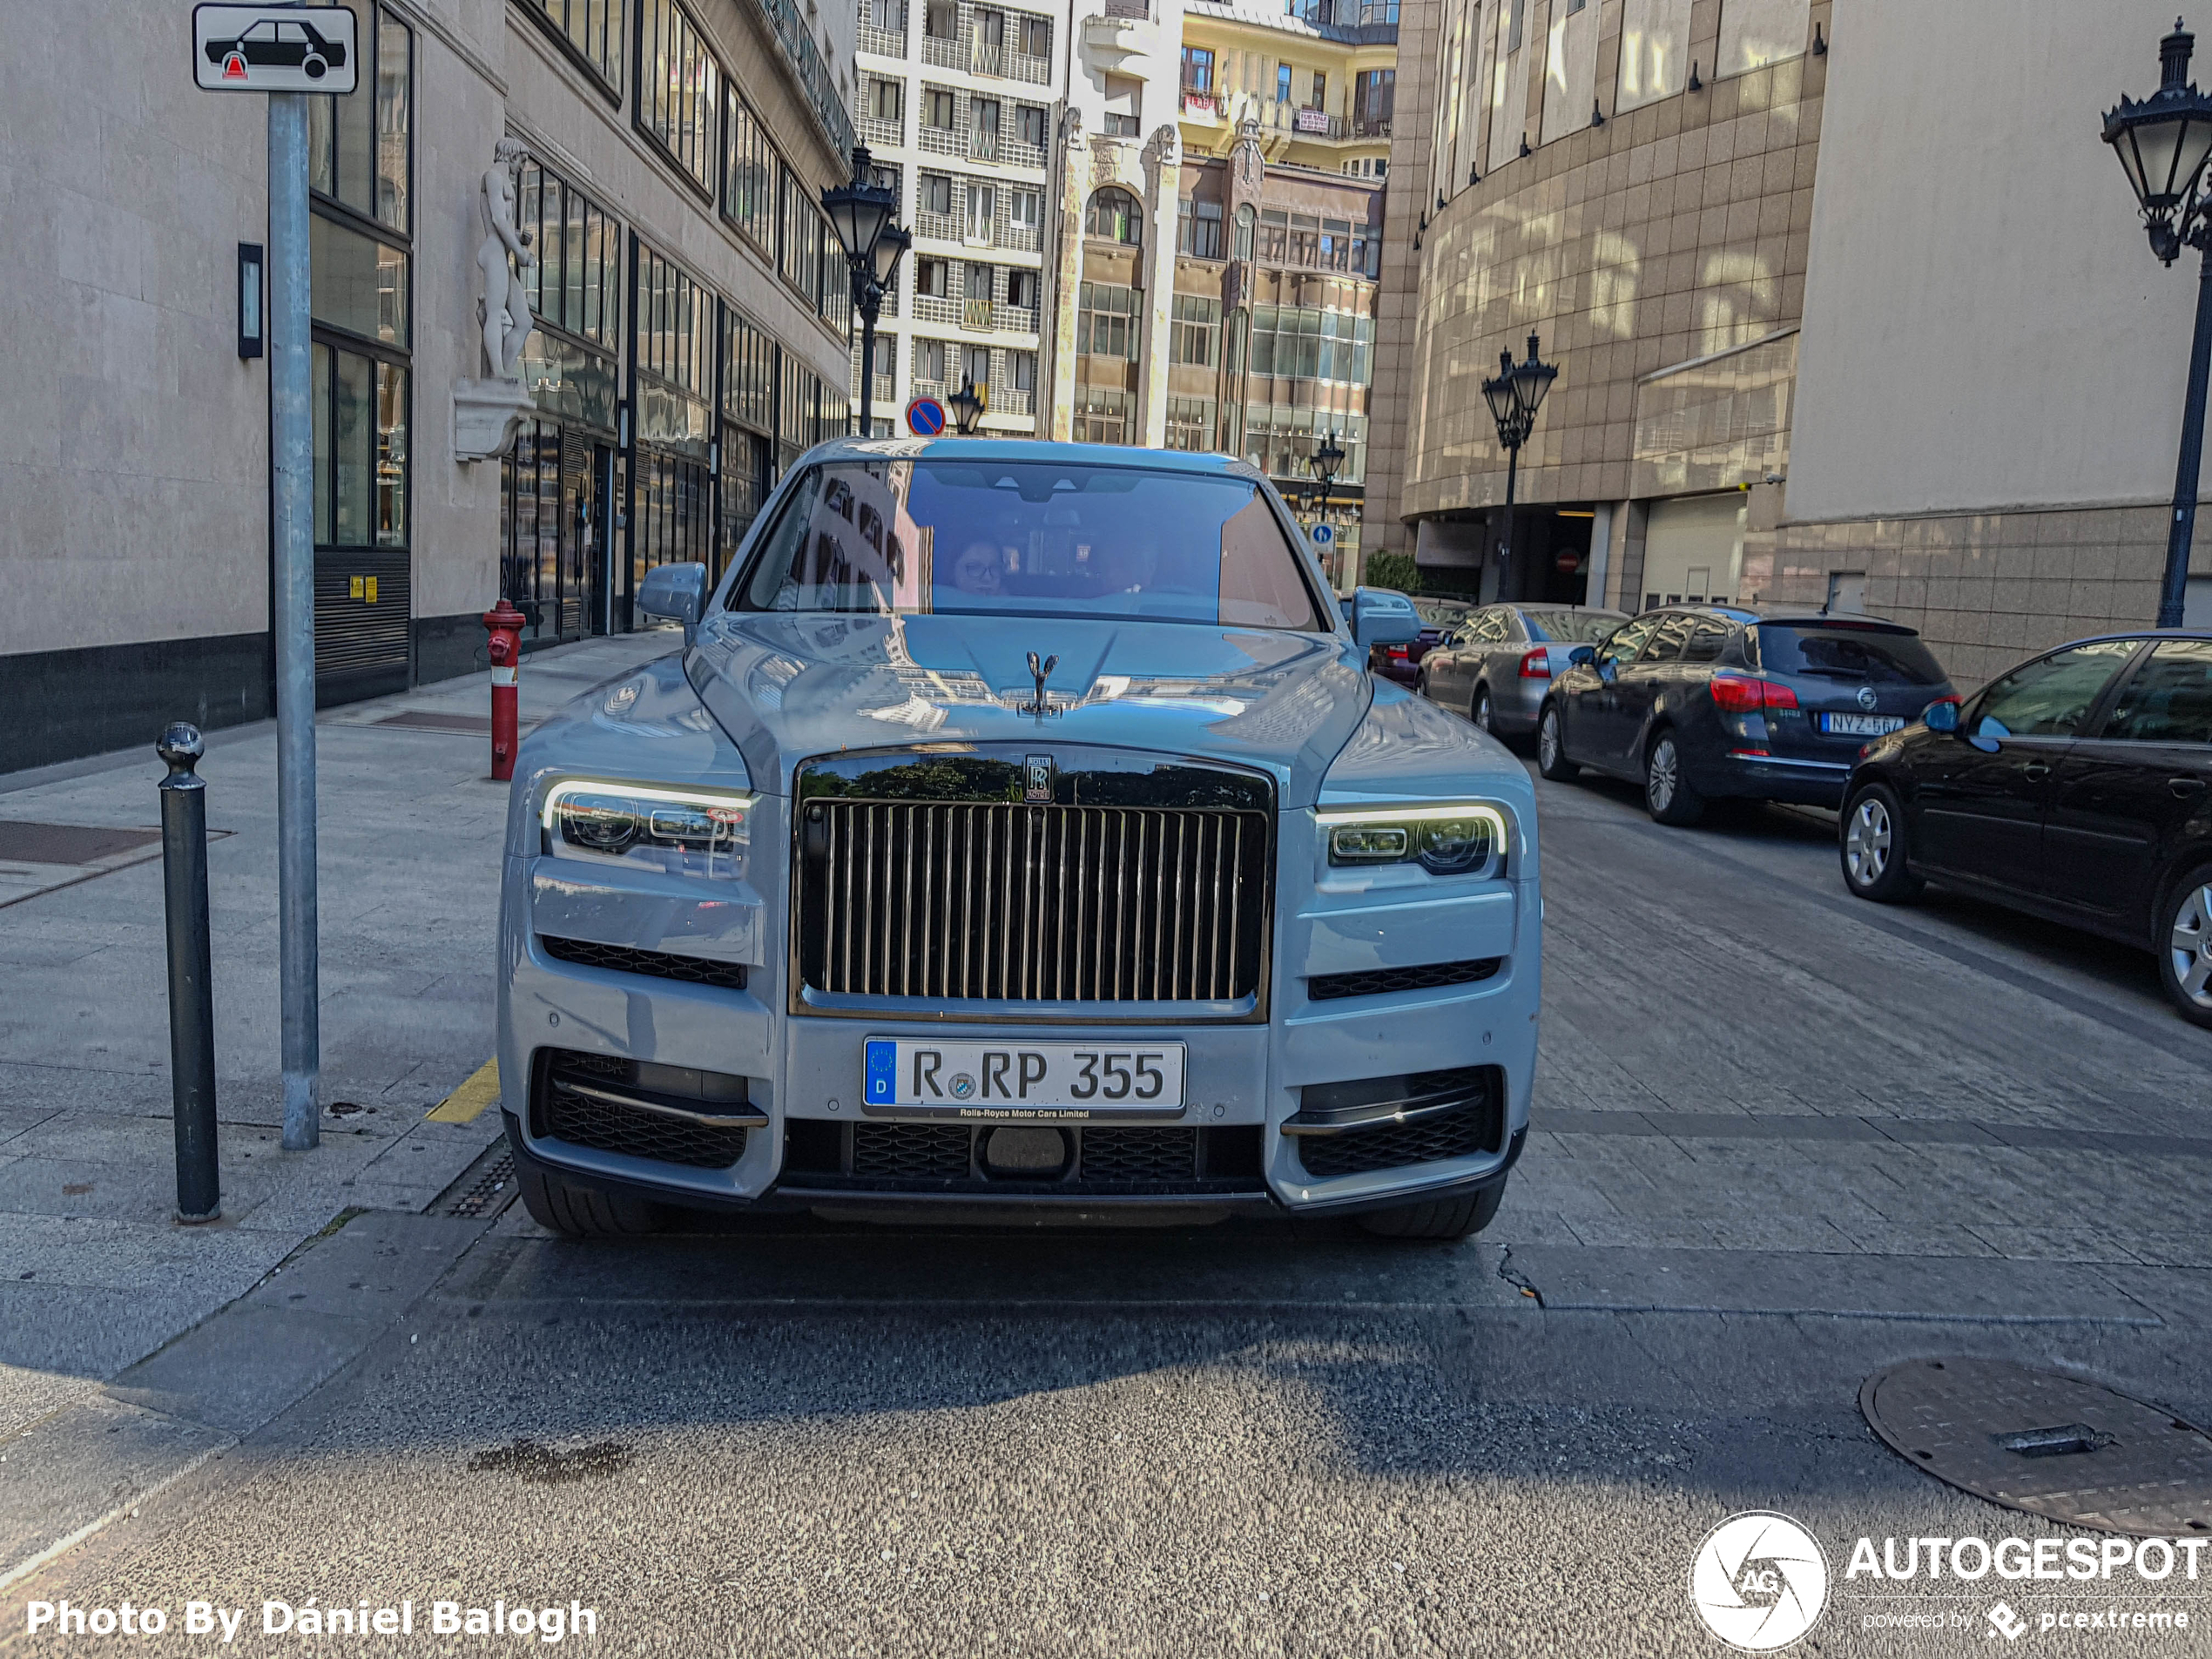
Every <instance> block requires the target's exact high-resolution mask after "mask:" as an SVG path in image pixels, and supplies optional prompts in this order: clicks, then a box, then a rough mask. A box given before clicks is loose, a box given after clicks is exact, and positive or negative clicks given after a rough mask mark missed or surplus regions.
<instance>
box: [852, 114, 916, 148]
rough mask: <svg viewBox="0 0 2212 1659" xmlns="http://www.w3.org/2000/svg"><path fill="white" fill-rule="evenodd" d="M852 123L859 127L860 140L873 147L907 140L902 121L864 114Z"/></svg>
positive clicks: (897, 143) (896, 143) (904, 124)
mask: <svg viewBox="0 0 2212 1659" xmlns="http://www.w3.org/2000/svg"><path fill="white" fill-rule="evenodd" d="M853 125H855V126H856V127H858V128H859V129H860V142H861V143H862V144H865V145H870V146H871V147H873V148H878V149H880V148H883V147H885V146H887V145H900V144H904V143H905V142H906V141H907V138H906V133H905V131H904V128H905V126H906V123H905V122H903V121H894V120H887V119H885V118H882V117H880V116H874V115H864V116H861V117H860V118H859V120H857V121H856V122H854V123H853Z"/></svg>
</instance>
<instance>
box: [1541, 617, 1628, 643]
mask: <svg viewBox="0 0 2212 1659" xmlns="http://www.w3.org/2000/svg"><path fill="white" fill-rule="evenodd" d="M1521 620H1522V621H1523V622H1525V623H1527V624H1528V637H1529V638H1531V639H1541V640H1548V641H1549V642H1550V643H1551V644H1555V645H1595V644H1597V642H1598V641H1599V640H1601V639H1602V638H1604V637H1606V635H1608V634H1609V633H1611V632H1612V631H1614V630H1615V628H1618V627H1619V626H1620V625H1621V624H1622V623H1624V622H1626V621H1627V620H1628V618H1627V617H1624V616H1622V614H1621V613H1620V612H1619V611H1617V610H1524V611H1522V612H1521Z"/></svg>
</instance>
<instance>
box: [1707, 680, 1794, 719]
mask: <svg viewBox="0 0 2212 1659" xmlns="http://www.w3.org/2000/svg"><path fill="white" fill-rule="evenodd" d="M1712 687H1713V705H1714V706H1715V707H1716V708H1718V709H1720V710H1721V711H1723V712H1724V713H1728V714H1757V712H1758V711H1760V710H1761V709H1794V708H1796V707H1797V693H1796V692H1795V691H1791V689H1790V688H1789V687H1788V686H1786V685H1776V684H1775V683H1774V682H1773V681H1772V680H1763V679H1757V678H1754V677H1752V676H1751V675H1749V674H1716V675H1714V676H1713V678H1712Z"/></svg>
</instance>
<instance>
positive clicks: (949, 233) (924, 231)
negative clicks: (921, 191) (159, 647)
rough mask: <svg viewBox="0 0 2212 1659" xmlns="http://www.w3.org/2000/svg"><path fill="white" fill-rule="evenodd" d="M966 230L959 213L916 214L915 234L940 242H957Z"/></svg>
mask: <svg viewBox="0 0 2212 1659" xmlns="http://www.w3.org/2000/svg"><path fill="white" fill-rule="evenodd" d="M964 228H965V221H963V220H962V219H961V216H960V215H959V214H958V213H933V212H927V211H917V212H915V214H914V234H915V235H916V236H927V237H929V238H931V239H934V240H936V241H940V242H957V241H959V240H961V232H962V230H963V229H964Z"/></svg>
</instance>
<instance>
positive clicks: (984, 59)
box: [853, 0, 1068, 436]
mask: <svg viewBox="0 0 2212 1659" xmlns="http://www.w3.org/2000/svg"><path fill="white" fill-rule="evenodd" d="M1067 31H1068V10H1067V7H1066V4H1065V3H1064V0H1062V3H1060V4H1058V5H1054V4H1050V3H1046V4H1040V5H1033V6H1027V7H1022V6H1008V5H980V4H976V3H974V0H861V9H860V21H859V36H858V43H857V44H858V47H859V87H858V95H857V101H856V109H857V111H858V113H857V126H858V130H859V132H860V139H861V142H862V143H864V144H866V145H867V146H868V148H869V151H870V152H871V156H872V158H873V165H874V168H875V174H876V179H877V182H878V183H880V184H884V185H889V186H890V187H891V188H892V189H894V191H896V192H897V193H898V199H899V209H898V222H899V223H900V224H902V225H905V226H907V227H908V228H909V229H910V230H911V231H912V232H913V233H914V246H913V247H912V249H911V250H910V251H909V252H908V253H907V258H906V260H905V263H904V264H903V265H902V266H901V267H900V271H899V273H898V277H897V280H896V284H895V287H894V290H893V292H892V293H888V294H887V295H886V296H885V299H884V303H883V312H882V317H881V320H880V322H879V324H878V327H877V335H876V350H875V361H874V386H873V423H874V427H875V430H876V431H877V432H878V433H881V434H890V433H894V432H903V431H905V429H906V427H905V423H904V422H903V421H901V420H900V410H902V409H903V408H905V406H906V405H907V401H909V400H910V399H913V398H914V397H918V396H929V397H934V398H937V399H938V400H940V401H942V400H943V399H945V398H946V397H948V396H949V395H952V394H953V393H954V392H956V391H958V390H959V389H960V388H961V386H962V385H963V384H967V383H972V384H973V385H974V388H975V389H976V392H977V394H978V395H981V397H982V398H983V399H984V400H985V402H986V404H987V411H986V413H985V415H983V420H982V427H983V430H985V431H986V432H995V433H1001V434H1004V435H1008V436H1026V435H1034V434H1035V433H1036V431H1037V430H1038V426H1037V407H1038V405H1037V386H1038V376H1039V368H1038V353H1039V349H1040V339H1041V327H1042V321H1041V319H1042V309H1043V299H1042V295H1043V287H1044V264H1045V229H1044V226H1045V204H1046V199H1047V196H1048V194H1049V190H1050V162H1051V156H1052V147H1053V126H1054V122H1055V106H1056V105H1058V104H1059V102H1060V100H1061V98H1062V96H1063V95H1064V92H1065V89H1066V73H1067V71H1066V64H1067ZM859 394H860V351H859V347H858V345H857V343H856V345H855V348H854V353H853V396H854V398H855V400H856V401H857V399H858V397H859Z"/></svg>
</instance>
